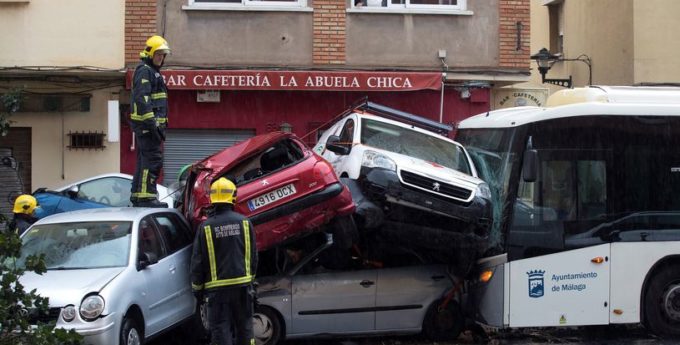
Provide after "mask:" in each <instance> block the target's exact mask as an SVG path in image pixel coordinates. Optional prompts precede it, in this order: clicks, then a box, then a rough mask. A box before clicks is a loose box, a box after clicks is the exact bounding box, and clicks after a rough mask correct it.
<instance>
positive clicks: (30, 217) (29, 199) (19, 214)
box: [9, 194, 38, 236]
mask: <svg viewBox="0 0 680 345" xmlns="http://www.w3.org/2000/svg"><path fill="white" fill-rule="evenodd" d="M36 208H38V201H37V200H36V199H35V197H33V195H30V194H22V195H19V196H18V197H17V198H16V200H14V210H13V211H12V212H14V218H12V221H11V222H10V223H9V230H10V231H14V232H16V234H17V235H19V236H21V234H23V233H24V232H25V231H26V229H28V228H29V227H30V226H31V225H32V224H33V223H35V221H36V220H38V219H37V218H35V216H34V212H35V209H36Z"/></svg>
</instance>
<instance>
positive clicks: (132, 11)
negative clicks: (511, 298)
mask: <svg viewBox="0 0 680 345" xmlns="http://www.w3.org/2000/svg"><path fill="white" fill-rule="evenodd" d="M156 33H157V32H156V0H125V63H126V64H127V65H133V64H135V63H136V62H137V61H139V52H140V51H142V49H144V44H145V43H146V39H147V38H149V36H152V35H154V34H156Z"/></svg>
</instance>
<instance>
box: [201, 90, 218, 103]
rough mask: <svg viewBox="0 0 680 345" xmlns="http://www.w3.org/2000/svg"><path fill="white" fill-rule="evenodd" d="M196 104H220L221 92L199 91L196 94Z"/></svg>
mask: <svg viewBox="0 0 680 345" xmlns="http://www.w3.org/2000/svg"><path fill="white" fill-rule="evenodd" d="M196 102H199V103H219V102H220V90H199V91H197V92H196Z"/></svg>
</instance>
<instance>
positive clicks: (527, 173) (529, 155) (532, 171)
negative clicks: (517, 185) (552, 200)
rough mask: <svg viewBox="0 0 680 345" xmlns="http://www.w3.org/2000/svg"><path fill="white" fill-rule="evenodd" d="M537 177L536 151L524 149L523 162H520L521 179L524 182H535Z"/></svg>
mask: <svg viewBox="0 0 680 345" xmlns="http://www.w3.org/2000/svg"><path fill="white" fill-rule="evenodd" d="M537 177H538V151H536V150H526V151H524V163H523V164H522V179H524V182H535V181H536V179H537Z"/></svg>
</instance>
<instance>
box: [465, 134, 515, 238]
mask: <svg viewBox="0 0 680 345" xmlns="http://www.w3.org/2000/svg"><path fill="white" fill-rule="evenodd" d="M515 131H516V130H515V129H514V128H503V129H459V130H458V132H457V134H456V141H458V142H459V143H460V144H462V145H463V146H464V147H465V148H466V149H467V151H468V153H469V154H470V156H471V157H472V161H473V163H474V164H475V167H476V168H477V172H478V173H479V177H480V178H481V179H482V180H484V181H486V183H487V184H488V185H489V188H490V189H491V197H492V200H491V202H492V205H493V224H492V227H491V231H490V233H489V248H494V247H499V248H500V247H502V244H503V240H504V239H503V235H502V233H503V229H502V224H503V223H505V222H504V220H503V209H504V208H505V206H506V205H507V204H508V202H509V200H508V187H509V185H510V176H511V175H512V173H513V171H518V170H519V167H518V161H519V159H518V158H519V156H520V155H519V154H518V151H517V150H519V149H518V148H517V147H513V146H516V145H514V144H513V138H514V136H515Z"/></svg>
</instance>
